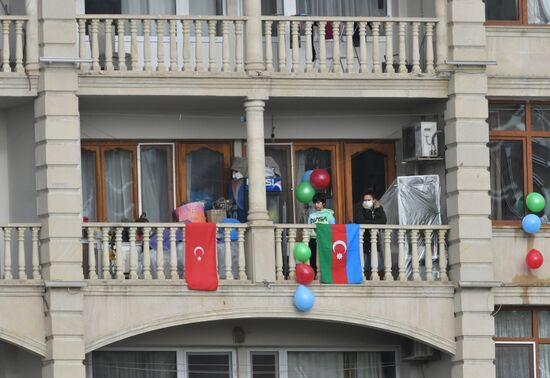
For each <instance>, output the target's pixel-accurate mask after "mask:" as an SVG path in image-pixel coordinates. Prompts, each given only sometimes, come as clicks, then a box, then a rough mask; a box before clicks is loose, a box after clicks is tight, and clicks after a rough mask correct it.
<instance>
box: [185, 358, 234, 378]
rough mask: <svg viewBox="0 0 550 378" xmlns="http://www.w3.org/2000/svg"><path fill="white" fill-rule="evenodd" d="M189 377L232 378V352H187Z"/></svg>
mask: <svg viewBox="0 0 550 378" xmlns="http://www.w3.org/2000/svg"><path fill="white" fill-rule="evenodd" d="M187 369H188V377H189V378H231V377H232V371H233V367H232V362H231V353H230V352H227V353H187Z"/></svg>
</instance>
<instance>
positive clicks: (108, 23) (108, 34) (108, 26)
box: [105, 18, 115, 72]
mask: <svg viewBox="0 0 550 378" xmlns="http://www.w3.org/2000/svg"><path fill="white" fill-rule="evenodd" d="M112 35H113V20H111V19H108V18H107V19H105V70H106V71H109V72H110V71H113V70H114V69H115V67H114V66H113V40H112Z"/></svg>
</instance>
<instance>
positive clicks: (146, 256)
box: [143, 227, 152, 280]
mask: <svg viewBox="0 0 550 378" xmlns="http://www.w3.org/2000/svg"><path fill="white" fill-rule="evenodd" d="M150 235H151V228H150V227H143V279H144V280H150V279H151V278H152V276H151V251H149V237H150Z"/></svg>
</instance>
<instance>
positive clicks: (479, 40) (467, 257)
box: [445, 0, 496, 378]
mask: <svg viewBox="0 0 550 378" xmlns="http://www.w3.org/2000/svg"><path fill="white" fill-rule="evenodd" d="M447 5H448V6H449V12H448V14H449V30H448V31H449V41H450V44H449V59H450V60H463V61H484V60H485V28H484V26H483V22H484V5H483V3H482V0H451V1H449V2H448V3H447ZM465 15H467V17H466V16H465ZM486 96H487V75H486V72H485V66H483V65H478V66H471V65H467V66H455V67H454V71H453V72H452V73H451V77H450V81H449V98H448V102H447V109H446V111H445V144H446V147H447V151H446V156H445V159H446V161H445V165H446V170H447V180H446V181H447V213H448V217H449V225H450V226H451V231H450V234H449V264H450V272H449V273H450V278H451V279H452V280H453V281H454V282H455V283H456V284H457V289H456V294H455V308H454V312H455V339H456V350H457V351H456V355H455V356H454V357H453V364H452V368H451V377H452V378H469V377H488V378H490V377H495V374H496V372H495V365H494V363H493V361H494V358H495V346H494V342H493V340H492V337H493V335H494V319H493V317H492V316H491V313H492V311H493V295H492V291H491V288H492V287H494V286H495V282H494V281H493V267H492V255H491V238H492V225H491V221H490V219H489V216H490V213H491V202H490V197H489V189H490V178H489V149H488V147H487V142H488V141H489V127H488V124H487V122H486V119H487V117H488V105H487V99H486Z"/></svg>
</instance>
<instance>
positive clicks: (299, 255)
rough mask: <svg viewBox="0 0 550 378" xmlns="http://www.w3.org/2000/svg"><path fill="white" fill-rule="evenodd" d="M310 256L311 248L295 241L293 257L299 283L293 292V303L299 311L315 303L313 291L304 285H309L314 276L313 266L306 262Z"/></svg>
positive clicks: (305, 309)
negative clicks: (295, 262)
mask: <svg viewBox="0 0 550 378" xmlns="http://www.w3.org/2000/svg"><path fill="white" fill-rule="evenodd" d="M310 257H311V249H309V247H308V245H307V244H305V243H296V245H295V246H294V259H295V260H296V261H297V262H298V264H296V281H297V282H298V283H299V285H298V287H297V288H296V292H295V293H294V305H295V306H296V308H297V309H298V310H300V311H304V312H306V311H309V310H311V308H312V307H313V305H314V304H315V296H314V295H313V292H312V291H311V290H310V289H309V288H308V287H307V286H305V285H309V284H310V283H311V281H313V279H314V278H315V272H314V271H313V268H312V267H311V266H310V265H309V264H308V263H307V261H308V260H309V258H310Z"/></svg>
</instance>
